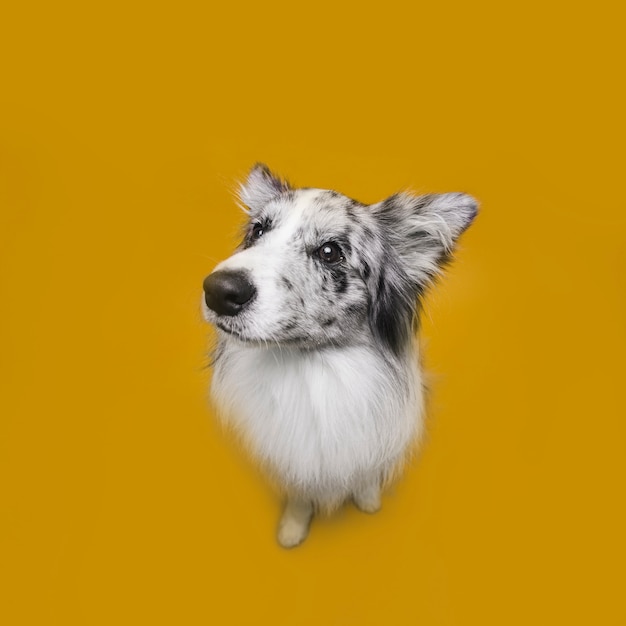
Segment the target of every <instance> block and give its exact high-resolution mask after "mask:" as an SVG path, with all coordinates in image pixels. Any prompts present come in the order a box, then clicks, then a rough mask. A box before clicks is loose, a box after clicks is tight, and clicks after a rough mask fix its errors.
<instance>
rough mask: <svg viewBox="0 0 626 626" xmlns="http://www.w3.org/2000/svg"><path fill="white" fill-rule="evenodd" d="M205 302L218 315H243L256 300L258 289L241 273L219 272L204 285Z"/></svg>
mask: <svg viewBox="0 0 626 626" xmlns="http://www.w3.org/2000/svg"><path fill="white" fill-rule="evenodd" d="M203 287H204V301H205V302H206V305H207V306H208V307H209V309H211V310H212V311H215V313H217V314H218V315H228V316H233V315H237V314H238V313H241V311H243V310H244V309H245V308H246V307H247V306H248V305H249V304H250V302H252V300H253V299H254V296H255V295H256V289H255V287H254V285H253V284H252V283H251V282H250V281H249V280H248V278H247V277H246V274H245V273H244V272H241V271H228V270H219V271H217V272H213V273H212V274H209V275H208V276H207V277H206V278H205V279H204V283H203Z"/></svg>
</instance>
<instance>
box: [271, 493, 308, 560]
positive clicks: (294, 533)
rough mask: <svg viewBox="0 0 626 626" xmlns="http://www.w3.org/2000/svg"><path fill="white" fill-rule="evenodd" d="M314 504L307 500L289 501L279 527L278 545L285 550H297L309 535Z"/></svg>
mask: <svg viewBox="0 0 626 626" xmlns="http://www.w3.org/2000/svg"><path fill="white" fill-rule="evenodd" d="M312 517H313V504H312V503H311V502H308V501H306V500H288V501H287V506H286V507H285V511H284V513H283V516H282V518H281V520H280V524H279V526H278V543H279V544H280V545H281V546H282V547H283V548H295V547H296V546H297V545H300V544H301V543H302V542H303V541H304V540H305V539H306V538H307V535H308V534H309V525H310V523H311V518H312Z"/></svg>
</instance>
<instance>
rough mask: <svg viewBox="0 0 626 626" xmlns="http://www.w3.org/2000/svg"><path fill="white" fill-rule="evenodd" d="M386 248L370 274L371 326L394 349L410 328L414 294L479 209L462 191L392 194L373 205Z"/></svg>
mask: <svg viewBox="0 0 626 626" xmlns="http://www.w3.org/2000/svg"><path fill="white" fill-rule="evenodd" d="M371 209H372V213H373V215H374V216H375V217H376V218H377V219H378V220H379V223H380V224H381V226H382V229H381V233H383V237H384V242H382V241H381V242H380V244H381V245H383V246H384V247H386V250H385V252H384V253H385V262H384V264H383V265H382V266H381V269H380V272H379V273H378V275H376V276H372V277H371V278H370V281H369V282H370V285H371V291H372V295H371V305H370V325H371V327H372V329H373V331H374V332H375V334H376V335H377V336H378V337H379V338H380V339H381V340H382V341H383V343H384V344H386V345H388V346H389V347H391V348H392V349H393V350H394V351H396V352H398V351H399V350H400V349H401V347H402V345H403V344H404V342H405V341H406V340H407V338H408V336H409V334H410V333H411V328H412V323H413V322H414V321H415V319H416V312H417V308H418V303H419V299H420V297H421V296H422V294H423V293H424V291H425V290H426V288H427V287H428V285H429V284H430V283H431V282H432V280H433V279H434V278H435V277H436V276H437V274H439V273H440V271H441V268H442V267H443V265H445V263H446V262H447V261H448V260H449V259H450V257H451V255H452V252H453V250H454V245H455V243H456V241H457V239H458V238H459V236H460V235H461V233H462V232H463V231H464V230H465V229H466V228H467V227H468V226H469V225H470V224H471V223H472V221H473V219H474V218H475V217H476V214H477V211H478V203H477V202H476V200H474V198H472V197H471V196H468V195H467V194H463V193H446V194H431V195H426V196H413V195H411V194H407V193H401V194H396V195H394V196H391V197H390V198H387V200H384V201H383V202H380V203H378V204H375V205H372V207H371Z"/></svg>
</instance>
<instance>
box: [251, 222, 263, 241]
mask: <svg viewBox="0 0 626 626" xmlns="http://www.w3.org/2000/svg"><path fill="white" fill-rule="evenodd" d="M264 234H265V228H264V227H263V224H259V223H258V222H257V223H256V224H255V225H254V226H253V227H252V239H260V238H261V237H263V235H264Z"/></svg>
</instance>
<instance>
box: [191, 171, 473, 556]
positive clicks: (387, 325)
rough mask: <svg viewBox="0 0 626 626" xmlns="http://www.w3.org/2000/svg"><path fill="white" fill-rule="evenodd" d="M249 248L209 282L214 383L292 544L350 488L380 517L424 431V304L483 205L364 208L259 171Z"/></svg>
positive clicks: (461, 198) (282, 534)
mask: <svg viewBox="0 0 626 626" xmlns="http://www.w3.org/2000/svg"><path fill="white" fill-rule="evenodd" d="M239 198H240V200H241V204H242V205H244V209H245V211H246V213H247V215H248V218H249V219H248V223H247V227H246V231H245V236H244V238H243V242H242V243H241V245H240V246H239V248H238V249H237V251H236V252H235V254H233V256H231V257H230V258H228V259H227V260H225V261H223V262H222V263H220V264H219V265H217V267H216V268H215V269H214V270H213V272H212V273H211V274H210V275H209V276H207V278H206V279H205V280H204V299H203V314H204V317H205V319H206V320H207V321H208V322H211V323H212V324H214V325H215V326H216V327H217V335H218V339H217V344H216V347H215V352H214V355H213V364H214V371H213V380H212V388H211V393H212V397H213V401H214V402H215V404H216V406H217V408H218V411H219V413H220V415H221V417H222V419H223V420H224V421H225V423H226V424H228V425H230V426H232V427H233V429H234V430H235V431H236V432H237V433H239V434H240V435H241V436H242V438H243V440H244V441H245V443H246V444H247V447H248V448H249V450H250V451H251V453H252V454H253V455H254V457H256V459H258V460H259V461H260V463H261V464H262V466H263V467H264V468H265V469H266V470H267V472H268V474H269V476H270V477H272V478H273V479H274V481H275V482H276V483H277V484H278V485H279V487H280V488H281V490H282V491H283V492H284V493H285V494H286V506H285V510H284V512H283V515H282V518H281V520H280V523H279V527H278V541H279V543H280V544H281V545H282V546H283V547H287V548H288V547H293V546H296V545H298V544H299V543H301V542H302V541H303V540H304V539H305V538H306V536H307V534H308V530H309V524H310V521H311V518H312V516H313V514H314V513H315V512H316V511H323V512H330V511H332V510H333V509H335V508H336V507H338V506H339V505H340V504H341V503H342V502H344V501H345V500H347V499H348V498H352V499H353V501H354V503H355V504H356V506H357V507H358V508H359V509H361V510H363V511H366V512H368V513H373V512H375V511H377V510H378V509H379V507H380V493H381V489H382V488H383V487H384V486H385V485H386V484H387V483H388V482H389V481H390V479H391V478H392V477H393V476H394V475H395V474H396V473H397V471H398V469H399V468H401V466H402V463H403V461H404V460H405V459H406V457H407V455H408V453H409V451H410V450H411V448H412V444H413V443H414V442H415V441H416V440H417V439H418V438H419V436H420V433H421V430H422V422H423V411H424V408H423V407H424V390H423V382H422V374H421V370H420V358H419V349H418V342H417V337H416V328H417V317H418V311H419V302H420V299H421V296H422V295H423V293H424V291H425V289H426V288H427V287H428V285H429V284H430V283H431V282H432V281H433V279H434V278H435V277H436V276H437V275H438V274H439V273H440V270H441V268H442V266H443V265H444V264H445V262H446V261H447V260H449V258H450V256H451V254H452V251H453V248H454V245H455V242H456V240H457V238H458V237H459V235H460V234H461V233H462V232H463V231H464V230H465V229H466V228H467V227H468V226H469V225H470V223H471V222H472V220H473V219H474V217H475V216H476V213H477V203H476V201H475V200H474V199H473V198H472V197H471V196H468V195H466V194H463V193H446V194H440V195H439V194H432V195H423V196H414V195H410V194H408V193H399V194H396V195H393V196H391V197H390V198H387V199H386V200H383V201H382V202H379V203H377V204H372V205H364V204H361V203H360V202H357V201H355V200H352V199H350V198H348V197H346V196H344V195H342V194H340V193H337V192H335V191H329V190H323V189H312V188H298V189H296V188H293V187H291V186H290V185H289V184H288V183H287V182H286V181H285V180H284V179H282V178H280V177H278V176H276V175H274V174H273V173H272V172H270V170H269V169H268V168H267V167H266V166H264V165H261V164H259V165H256V166H255V167H254V168H253V169H252V171H251V172H250V174H249V175H248V178H247V180H246V181H245V182H244V183H243V184H242V185H241V187H240V190H239Z"/></svg>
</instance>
